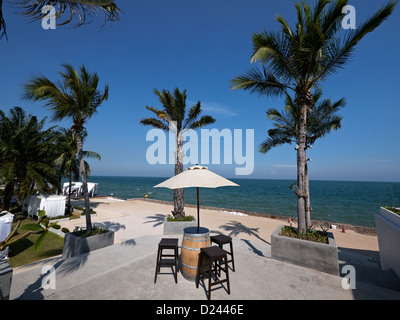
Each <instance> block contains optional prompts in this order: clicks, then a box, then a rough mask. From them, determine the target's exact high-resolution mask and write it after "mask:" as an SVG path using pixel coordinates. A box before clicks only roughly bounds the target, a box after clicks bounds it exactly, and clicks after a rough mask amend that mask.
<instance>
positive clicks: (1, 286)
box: [0, 258, 13, 300]
mask: <svg viewBox="0 0 400 320" xmlns="http://www.w3.org/2000/svg"><path fill="white" fill-rule="evenodd" d="M12 275H13V269H12V268H11V267H10V265H9V264H8V262H7V261H6V259H4V258H0V300H9V299H10V289H11V281H12Z"/></svg>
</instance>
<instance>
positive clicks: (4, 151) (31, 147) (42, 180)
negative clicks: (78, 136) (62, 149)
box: [0, 107, 58, 210]
mask: <svg viewBox="0 0 400 320" xmlns="http://www.w3.org/2000/svg"><path fill="white" fill-rule="evenodd" d="M44 124H45V119H43V120H41V121H39V120H38V119H37V118H36V117H35V116H32V115H27V114H26V112H25V111H24V110H23V109H22V108H20V107H14V108H12V109H11V110H10V116H9V117H7V116H6V115H5V113H4V112H3V111H0V178H1V180H2V181H3V183H4V184H5V189H4V196H3V203H2V210H9V208H10V202H11V198H12V196H13V195H14V194H15V195H17V196H18V199H19V202H22V201H23V199H25V197H26V196H27V195H28V194H30V193H32V191H33V190H34V189H36V190H38V191H41V192H49V191H50V188H51V186H57V184H58V180H57V172H56V170H55V168H54V160H55V157H56V154H57V153H56V146H55V130H54V127H51V128H49V129H46V130H44V129H43V127H44Z"/></svg>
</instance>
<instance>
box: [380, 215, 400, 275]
mask: <svg viewBox="0 0 400 320" xmlns="http://www.w3.org/2000/svg"><path fill="white" fill-rule="evenodd" d="M375 222H376V231H377V234H378V243H379V255H380V260H381V268H382V269H383V270H388V269H393V271H394V272H395V273H396V275H397V276H398V277H399V278H400V216H399V215H396V214H395V213H393V212H391V211H388V210H386V209H385V208H381V211H380V212H379V213H378V214H376V215H375Z"/></svg>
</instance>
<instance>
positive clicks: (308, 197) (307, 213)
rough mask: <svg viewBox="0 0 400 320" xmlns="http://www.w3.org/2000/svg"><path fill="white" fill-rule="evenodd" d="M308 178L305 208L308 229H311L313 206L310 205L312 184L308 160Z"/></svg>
mask: <svg viewBox="0 0 400 320" xmlns="http://www.w3.org/2000/svg"><path fill="white" fill-rule="evenodd" d="M305 169H306V178H305V184H306V186H305V190H306V201H305V202H306V207H305V214H306V229H310V226H311V205H310V184H309V178H308V163H307V160H306V168H305Z"/></svg>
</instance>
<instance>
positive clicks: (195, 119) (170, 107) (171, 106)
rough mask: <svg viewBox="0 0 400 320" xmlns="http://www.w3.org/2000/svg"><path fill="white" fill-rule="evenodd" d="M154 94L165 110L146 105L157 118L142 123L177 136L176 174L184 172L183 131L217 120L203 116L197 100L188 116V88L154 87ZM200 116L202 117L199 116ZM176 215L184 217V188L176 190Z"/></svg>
mask: <svg viewBox="0 0 400 320" xmlns="http://www.w3.org/2000/svg"><path fill="white" fill-rule="evenodd" d="M154 94H155V95H157V96H158V98H159V100H160V102H161V104H162V105H163V110H158V109H155V108H153V107H149V106H146V109H147V110H150V111H152V112H153V113H154V114H155V115H156V118H145V119H142V120H140V123H141V124H143V125H147V126H152V127H155V128H157V129H162V130H164V131H171V132H173V133H174V134H175V136H176V153H175V175H177V174H179V173H181V172H183V157H184V154H183V136H182V134H183V132H184V131H185V130H187V129H197V128H201V127H204V126H206V125H208V124H212V123H214V122H215V119H214V118H213V117H211V116H202V117H200V114H201V112H202V110H201V103H200V101H199V102H197V103H196V104H195V105H194V106H192V107H191V108H190V109H189V112H188V114H187V116H186V97H187V95H186V90H184V91H183V92H180V91H179V89H178V88H175V89H174V92H173V93H171V92H170V91H168V90H163V91H162V92H160V91H158V90H157V89H154ZM199 117H200V118H199ZM172 214H173V216H174V217H184V216H185V211H184V189H175V190H174V211H172Z"/></svg>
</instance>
